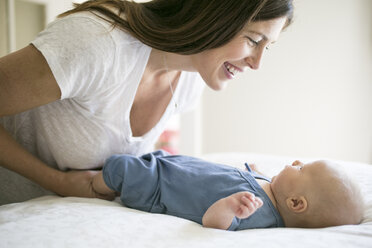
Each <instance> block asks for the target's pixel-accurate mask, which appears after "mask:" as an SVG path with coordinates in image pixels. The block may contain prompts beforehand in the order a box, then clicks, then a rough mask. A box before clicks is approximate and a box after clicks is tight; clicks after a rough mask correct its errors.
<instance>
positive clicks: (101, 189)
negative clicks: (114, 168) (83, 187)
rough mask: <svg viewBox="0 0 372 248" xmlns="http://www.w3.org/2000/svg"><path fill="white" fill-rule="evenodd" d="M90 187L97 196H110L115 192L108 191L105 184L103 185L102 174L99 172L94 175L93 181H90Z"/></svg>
mask: <svg viewBox="0 0 372 248" xmlns="http://www.w3.org/2000/svg"><path fill="white" fill-rule="evenodd" d="M92 187H93V190H94V191H95V192H96V193H98V194H103V195H105V194H112V193H114V192H115V191H114V190H112V189H110V188H109V187H108V186H107V185H106V183H105V180H103V173H102V171H100V172H99V173H98V174H96V175H95V176H94V177H93V181H92Z"/></svg>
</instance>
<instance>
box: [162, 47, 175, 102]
mask: <svg viewBox="0 0 372 248" xmlns="http://www.w3.org/2000/svg"><path fill="white" fill-rule="evenodd" d="M163 61H164V66H165V70H166V71H167V80H168V83H169V88H170V91H171V93H172V99H171V101H174V107H175V108H177V107H178V104H177V101H176V99H175V97H174V91H173V87H172V82H171V81H170V79H169V70H168V66H167V62H166V60H165V55H164V54H163Z"/></svg>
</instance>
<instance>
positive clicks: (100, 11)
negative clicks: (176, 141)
mask: <svg viewBox="0 0 372 248" xmlns="http://www.w3.org/2000/svg"><path fill="white" fill-rule="evenodd" d="M292 9H293V7H292V0H234V1H226V0H213V1H210V0H208V1H207V0H205V1H201V0H153V1H151V2H147V3H134V2H127V1H120V0H110V1H107V0H97V1H87V2H85V3H83V4H80V5H77V6H76V8H75V9H73V10H71V11H68V12H66V13H64V14H62V15H61V17H60V18H59V19H57V20H56V21H55V22H53V23H52V24H50V25H49V26H48V27H47V28H46V29H45V30H44V31H43V32H41V33H40V34H39V36H38V37H37V38H36V39H35V40H34V41H33V42H32V44H30V45H29V46H27V47H25V48H23V49H21V50H19V51H17V52H15V53H12V54H9V55H7V56H5V57H3V58H1V59H0V124H1V125H0V165H1V167H0V184H1V187H0V190H1V192H0V204H4V203H10V202H17V201H24V200H27V199H30V198H33V197H37V196H41V195H45V194H50V193H51V192H55V193H57V194H59V195H62V196H82V197H100V198H105V199H112V198H113V196H112V195H99V194H96V193H95V192H94V191H93V190H92V187H91V180H92V177H93V176H94V175H95V174H96V173H97V172H96V171H92V170H91V169H98V168H101V167H102V164H103V162H104V161H105V159H106V158H108V157H109V156H110V155H112V154H115V153H129V154H136V155H140V154H143V153H145V152H148V151H150V150H151V149H152V145H153V144H154V142H155V141H156V139H157V137H158V136H159V135H160V133H161V132H162V130H163V128H164V125H165V122H166V120H167V119H168V118H169V117H170V116H171V115H172V114H174V113H178V112H183V111H185V110H186V109H189V108H192V107H193V105H194V104H195V103H196V102H197V99H198V98H199V97H200V95H201V92H202V88H203V85H204V83H205V84H206V85H207V86H208V87H210V88H212V89H214V90H220V89H222V88H223V87H224V86H225V85H226V84H227V82H228V81H229V80H230V79H232V78H234V76H235V75H236V74H237V73H239V72H243V71H244V70H246V69H258V68H259V66H260V63H261V57H262V55H263V52H264V50H265V48H267V46H268V45H270V44H271V43H272V42H274V41H276V40H277V39H278V36H279V34H280V32H281V31H282V29H283V28H285V27H286V26H288V25H289V24H290V22H291V20H292ZM203 81H204V82H203ZM78 170H83V171H78Z"/></svg>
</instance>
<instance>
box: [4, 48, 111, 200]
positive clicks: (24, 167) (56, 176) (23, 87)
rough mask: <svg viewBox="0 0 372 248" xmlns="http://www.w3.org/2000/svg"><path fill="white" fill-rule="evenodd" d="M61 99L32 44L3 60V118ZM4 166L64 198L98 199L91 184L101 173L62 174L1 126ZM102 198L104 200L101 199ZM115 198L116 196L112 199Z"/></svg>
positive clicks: (48, 71)
mask: <svg viewBox="0 0 372 248" xmlns="http://www.w3.org/2000/svg"><path fill="white" fill-rule="evenodd" d="M60 97H61V92H60V89H59V86H58V84H57V82H56V80H55V79H54V76H53V74H52V72H51V70H50V68H49V66H48V64H47V62H46V60H45V59H44V57H43V55H42V54H41V53H40V52H39V51H38V50H37V49H36V48H35V47H34V46H33V45H29V46H27V47H25V48H23V49H21V50H19V51H17V52H14V53H11V54H9V55H7V56H5V57H2V58H0V117H2V116H6V115H14V114H17V113H20V112H23V111H26V110H29V109H32V108H35V107H38V106H41V105H44V104H47V103H50V102H53V101H56V100H59V99H60ZM0 166H3V167H5V168H7V169H9V170H12V171H14V172H16V173H18V174H20V175H22V176H24V177H26V178H28V179H30V180H32V181H34V182H36V183H38V184H39V185H41V186H42V187H44V188H46V189H48V190H52V191H54V192H55V193H57V194H59V195H63V196H84V197H96V194H95V193H94V191H93V190H92V187H91V181H92V178H93V176H94V175H95V174H96V173H97V172H93V171H85V172H69V173H65V172H61V171H58V170H55V169H53V168H51V167H48V166H47V165H46V164H44V163H43V162H42V161H41V160H39V159H38V158H36V157H35V156H33V155H32V154H31V153H29V152H28V151H26V150H25V149H24V148H23V147H22V146H21V145H20V144H18V143H17V142H16V141H15V140H14V139H13V138H12V137H11V136H10V135H9V134H8V133H7V132H6V130H5V129H4V128H3V127H2V126H1V125H0ZM101 198H102V197H101ZM109 198H110V199H112V196H110V197H109Z"/></svg>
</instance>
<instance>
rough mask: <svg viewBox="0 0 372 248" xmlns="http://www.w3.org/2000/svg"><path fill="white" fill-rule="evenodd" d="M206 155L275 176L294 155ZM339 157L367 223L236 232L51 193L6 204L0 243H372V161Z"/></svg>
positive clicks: (1, 209) (1, 212)
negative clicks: (357, 190)
mask: <svg viewBox="0 0 372 248" xmlns="http://www.w3.org/2000/svg"><path fill="white" fill-rule="evenodd" d="M204 158H206V159H208V160H212V161H216V162H221V163H226V164H230V165H233V166H238V167H241V168H243V162H250V163H256V164H258V165H259V166H260V168H262V171H263V172H265V173H266V174H267V175H269V176H272V175H274V174H276V173H277V172H278V171H279V170H280V169H281V168H282V167H283V166H284V165H285V164H288V163H290V162H292V160H293V158H288V157H277V156H267V155H258V154H241V153H235V154H234V153H225V154H210V155H206V156H204ZM304 161H306V159H305V160H304ZM339 162H340V164H341V165H342V166H343V167H344V168H345V169H346V170H347V171H348V172H349V173H350V174H351V175H352V176H354V177H355V178H356V180H358V181H359V182H360V184H361V188H362V191H363V193H364V195H365V200H366V208H365V216H364V220H363V223H362V224H361V225H357V226H339V227H331V228H322V229H301V228H275V229H260V230H258V229H257V230H244V231H238V232H230V231H223V230H216V229H208V228H203V227H201V226H200V225H198V224H196V223H194V222H191V221H188V220H184V219H180V218H177V217H173V216H166V215H160V214H150V213H145V212H141V211H137V210H133V209H129V208H126V207H123V206H122V205H121V204H120V203H119V202H117V201H114V202H108V201H104V200H99V199H86V198H75V197H66V198H63V197H57V196H47V197H41V198H38V199H34V200H31V201H27V202H24V203H15V204H9V205H4V206H1V207H0V247H1V248H3V247H79V248H80V247H89V248H94V247H140V248H142V247H164V248H167V247H172V248H173V247H179V248H183V247H188V248H189V247H206V248H208V247H214V248H218V247H229V248H230V247H260V248H263V247H270V248H275V247H286V248H288V247H289V248H291V247H296V248H298V247H305V248H307V247H309V248H310V247H311V248H313V247H327V248H330V247H358V248H363V247H372V180H371V179H372V165H368V164H363V163H354V162H343V161H339Z"/></svg>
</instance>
